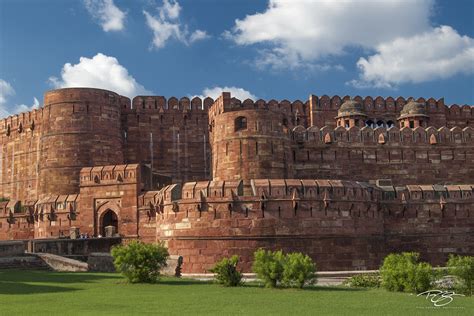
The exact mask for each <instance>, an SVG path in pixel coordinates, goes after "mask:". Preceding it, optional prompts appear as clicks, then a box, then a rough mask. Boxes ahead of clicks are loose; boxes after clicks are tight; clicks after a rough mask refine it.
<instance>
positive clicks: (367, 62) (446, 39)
mask: <svg viewBox="0 0 474 316" xmlns="http://www.w3.org/2000/svg"><path fill="white" fill-rule="evenodd" d="M357 67H358V68H359V70H360V71H361V74H360V78H359V79H358V80H352V81H351V82H350V84H352V85H354V86H356V87H362V88H363V87H372V86H375V87H388V88H390V87H394V86H396V85H398V84H401V83H407V82H411V83H419V82H424V81H431V80H436V79H444V78H448V77H451V76H453V75H455V74H458V73H465V74H472V73H474V39H472V38H470V37H468V36H461V35H459V33H458V32H456V30H454V29H453V28H451V27H449V26H441V27H437V28H434V29H432V30H430V31H428V32H425V33H422V34H418V35H414V36H411V37H400V38H397V39H395V40H393V41H391V42H387V43H382V44H380V45H378V46H377V52H376V54H374V55H372V56H369V57H368V58H360V59H359V61H358V62H357Z"/></svg>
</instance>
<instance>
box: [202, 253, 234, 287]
mask: <svg viewBox="0 0 474 316" xmlns="http://www.w3.org/2000/svg"><path fill="white" fill-rule="evenodd" d="M238 262H239V257H238V256H236V255H234V256H232V257H231V258H223V259H222V260H221V261H219V262H217V263H216V265H215V266H214V268H212V269H211V270H210V271H211V272H212V273H215V274H216V281H217V283H219V284H222V285H224V286H238V285H240V284H241V283H242V273H240V272H239V271H237V263H238Z"/></svg>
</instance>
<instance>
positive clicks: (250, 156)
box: [209, 93, 293, 180]
mask: <svg viewBox="0 0 474 316" xmlns="http://www.w3.org/2000/svg"><path fill="white" fill-rule="evenodd" d="M209 122H210V140H211V146H212V171H213V178H214V180H239V179H255V178H291V177H292V176H293V157H291V149H290V138H289V135H288V133H289V131H288V127H287V124H288V122H287V120H286V119H285V115H284V113H282V112H278V111H276V109H271V108H269V107H268V105H267V104H266V103H265V102H263V101H262V102H256V103H254V102H253V101H251V100H246V101H244V102H243V103H241V102H240V101H239V100H236V99H231V96H230V93H223V94H222V95H221V96H220V97H219V98H218V99H217V100H216V101H215V102H214V104H213V105H212V107H211V110H210V111H209Z"/></svg>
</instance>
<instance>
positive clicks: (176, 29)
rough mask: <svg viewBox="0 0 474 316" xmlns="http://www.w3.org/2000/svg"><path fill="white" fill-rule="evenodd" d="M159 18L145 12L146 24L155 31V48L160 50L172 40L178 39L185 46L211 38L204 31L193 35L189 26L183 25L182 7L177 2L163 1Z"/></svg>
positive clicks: (196, 31) (195, 32)
mask: <svg viewBox="0 0 474 316" xmlns="http://www.w3.org/2000/svg"><path fill="white" fill-rule="evenodd" d="M157 9H158V13H159V14H158V16H153V15H152V14H150V13H149V12H147V11H145V10H143V14H144V15H145V19H146V24H147V25H148V27H149V28H150V29H151V30H152V31H153V41H152V43H153V47H155V48H157V49H160V48H163V47H164V46H165V45H166V42H167V41H168V40H170V39H173V38H174V39H176V40H178V41H180V42H182V43H183V44H185V45H189V44H192V43H194V42H196V41H199V40H203V39H206V38H209V37H210V36H209V35H208V34H207V33H206V32H205V31H203V30H195V31H194V32H192V33H191V34H190V33H189V31H188V26H187V25H186V24H185V25H181V22H180V20H179V15H180V12H181V6H180V5H179V3H178V2H177V1H169V0H163V6H161V7H158V8H157Z"/></svg>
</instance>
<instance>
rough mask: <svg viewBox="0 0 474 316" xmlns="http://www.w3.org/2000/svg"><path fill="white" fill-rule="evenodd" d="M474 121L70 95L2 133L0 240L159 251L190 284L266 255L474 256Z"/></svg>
mask: <svg viewBox="0 0 474 316" xmlns="http://www.w3.org/2000/svg"><path fill="white" fill-rule="evenodd" d="M473 123H474V107H472V106H467V105H465V106H458V105H451V106H446V105H445V104H444V100H443V99H440V100H435V99H428V100H425V99H423V98H420V99H417V100H415V99H411V98H410V99H407V100H406V99H404V98H401V97H400V98H397V99H393V98H391V97H389V98H386V99H384V98H382V97H377V98H375V99H373V98H371V97H366V98H361V97H358V96H357V97H354V98H350V97H349V96H346V97H343V98H341V97H338V96H334V97H328V96H321V97H318V96H314V95H311V96H310V97H309V100H307V101H306V102H302V101H299V100H297V101H294V102H289V101H286V100H283V101H275V100H270V101H264V100H257V101H253V100H243V101H240V100H237V99H235V98H232V97H231V95H230V94H229V93H223V94H222V95H221V96H220V97H218V98H217V99H216V100H212V99H211V98H206V99H204V100H201V99H200V98H194V99H192V100H190V99H189V98H186V97H184V98H181V99H179V100H178V99H177V98H174V97H173V98H169V99H168V100H166V99H165V98H164V97H161V96H137V97H135V98H134V99H133V101H130V99H128V98H126V97H123V96H120V95H118V94H116V93H114V92H111V91H106V90H100V89H90V88H68V89H60V90H53V91H49V92H46V94H45V96H44V105H43V106H42V107H41V108H40V109H38V110H34V111H31V112H27V113H21V114H18V115H14V116H10V117H8V118H4V119H2V120H1V122H0V135H1V150H0V197H1V199H2V202H0V240H11V239H32V238H35V239H40V238H63V237H69V234H70V232H71V231H74V232H76V233H77V229H79V231H80V233H87V234H88V235H90V236H99V235H102V236H105V235H110V234H119V235H120V236H123V238H126V239H127V238H137V239H141V240H143V241H147V242H152V241H156V240H159V241H163V242H165V243H166V244H167V245H168V247H169V251H170V253H171V254H179V255H182V256H183V257H184V264H183V271H184V272H206V271H207V269H208V268H209V267H211V266H212V265H213V264H214V263H215V262H216V261H217V260H218V259H220V258H221V257H222V256H227V255H233V254H238V255H239V256H240V257H241V260H242V264H243V267H244V270H248V269H249V267H250V263H251V260H252V253H253V251H254V250H255V249H257V248H259V247H265V248H269V249H283V250H287V251H288V250H292V251H302V252H305V253H307V254H309V255H311V256H312V257H313V259H315V260H316V262H317V263H318V268H319V269H321V270H344V269H372V268H376V267H378V266H379V264H380V261H381V259H382V258H383V256H385V255H386V254H387V253H389V252H394V251H404V250H411V251H418V252H421V254H422V257H423V258H424V259H425V260H428V261H430V262H431V263H433V264H443V263H444V262H445V260H446V257H447V256H448V254H450V253H458V254H469V255H474V195H473V190H474V130H473V128H472V126H473Z"/></svg>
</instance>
